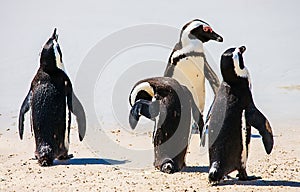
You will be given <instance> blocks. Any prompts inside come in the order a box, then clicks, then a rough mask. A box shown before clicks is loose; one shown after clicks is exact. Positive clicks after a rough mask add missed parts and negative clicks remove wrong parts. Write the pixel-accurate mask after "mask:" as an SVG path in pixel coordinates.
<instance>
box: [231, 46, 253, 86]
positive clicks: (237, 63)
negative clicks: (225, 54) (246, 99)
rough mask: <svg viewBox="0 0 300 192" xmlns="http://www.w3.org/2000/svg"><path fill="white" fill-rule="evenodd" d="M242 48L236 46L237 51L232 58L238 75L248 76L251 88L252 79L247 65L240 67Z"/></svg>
mask: <svg viewBox="0 0 300 192" xmlns="http://www.w3.org/2000/svg"><path fill="white" fill-rule="evenodd" d="M239 52H240V50H239V48H236V49H235V51H234V52H233V53H232V60H233V64H234V71H235V73H236V75H237V76H239V77H242V78H247V79H248V82H249V88H250V89H251V87H252V85H251V79H250V74H249V71H248V69H247V67H246V66H244V69H241V68H240V60H239V54H238V53H239Z"/></svg>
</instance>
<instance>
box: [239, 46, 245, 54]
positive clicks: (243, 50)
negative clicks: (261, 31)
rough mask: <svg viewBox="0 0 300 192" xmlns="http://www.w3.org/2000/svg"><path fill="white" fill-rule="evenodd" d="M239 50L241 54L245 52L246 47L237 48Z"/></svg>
mask: <svg viewBox="0 0 300 192" xmlns="http://www.w3.org/2000/svg"><path fill="white" fill-rule="evenodd" d="M239 50H240V52H241V54H243V53H244V52H245V51H246V47H245V46H241V47H240V48H239Z"/></svg>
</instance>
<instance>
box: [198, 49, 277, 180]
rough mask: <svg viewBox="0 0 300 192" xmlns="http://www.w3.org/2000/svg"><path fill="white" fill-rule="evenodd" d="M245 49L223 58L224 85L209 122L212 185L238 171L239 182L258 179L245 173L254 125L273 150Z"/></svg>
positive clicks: (270, 130)
mask: <svg viewBox="0 0 300 192" xmlns="http://www.w3.org/2000/svg"><path fill="white" fill-rule="evenodd" d="M245 50H246V47H245V46H242V47H238V48H230V49H228V50H226V51H225V52H224V53H223V54H222V56H221V73H222V76H223V82H222V83H221V85H220V88H219V90H218V92H217V94H216V98H215V101H214V103H213V106H212V109H211V113H210V119H209V123H208V143H209V162H210V170H209V181H210V182H212V183H218V182H219V181H220V180H222V179H223V177H224V176H226V175H227V174H229V173H230V172H232V171H235V170H237V171H238V172H239V174H238V178H239V179H240V180H252V179H258V178H259V177H255V176H248V175H247V172H246V161H247V158H248V150H249V143H250V136H251V126H253V127H255V128H256V129H257V130H258V131H259V133H260V135H261V136H262V141H263V144H264V147H265V150H266V152H267V154H270V153H271V151H272V148H273V142H274V141H273V134H272V129H271V126H270V123H269V121H268V120H267V119H266V117H265V116H264V115H263V114H262V113H261V112H260V111H259V110H258V109H257V108H256V106H255V104H254V101H253V98H252V94H251V82H250V76H249V72H248V70H247V68H246V66H245V64H244V60H243V53H244V51H245ZM202 137H203V136H202Z"/></svg>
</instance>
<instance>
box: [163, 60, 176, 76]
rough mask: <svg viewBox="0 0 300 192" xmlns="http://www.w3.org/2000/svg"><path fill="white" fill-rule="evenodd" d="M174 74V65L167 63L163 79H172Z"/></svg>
mask: <svg viewBox="0 0 300 192" xmlns="http://www.w3.org/2000/svg"><path fill="white" fill-rule="evenodd" d="M173 74H174V65H172V64H171V63H168V65H167V67H166V70H165V72H164V77H172V76H173Z"/></svg>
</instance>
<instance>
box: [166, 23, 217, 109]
mask: <svg viewBox="0 0 300 192" xmlns="http://www.w3.org/2000/svg"><path fill="white" fill-rule="evenodd" d="M209 40H214V41H218V42H223V38H222V37H221V36H220V35H218V34H217V33H216V32H214V31H213V29H212V28H211V27H210V26H209V24H208V23H206V22H204V21H202V20H199V19H195V20H192V21H190V22H189V23H187V24H186V25H184V26H183V28H182V30H181V33H180V38H179V42H178V43H177V44H176V45H175V47H174V49H173V52H172V53H171V55H170V57H169V61H168V65H167V67H166V70H165V73H164V76H165V77H172V78H174V79H176V80H177V81H178V82H179V83H180V84H182V85H185V86H186V87H187V88H188V89H189V91H190V92H191V93H192V95H193V98H194V100H195V103H196V105H197V107H198V108H199V110H200V111H201V113H203V111H204V105H205V78H206V79H207V80H208V82H209V83H210V86H211V87H212V90H213V92H214V94H215V93H216V92H217V89H218V87H219V79H218V76H217V75H216V74H215V73H214V71H213V70H212V68H211V67H210V65H209V64H208V62H207V60H206V57H205V54H204V49H203V43H206V42H208V41H209Z"/></svg>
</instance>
